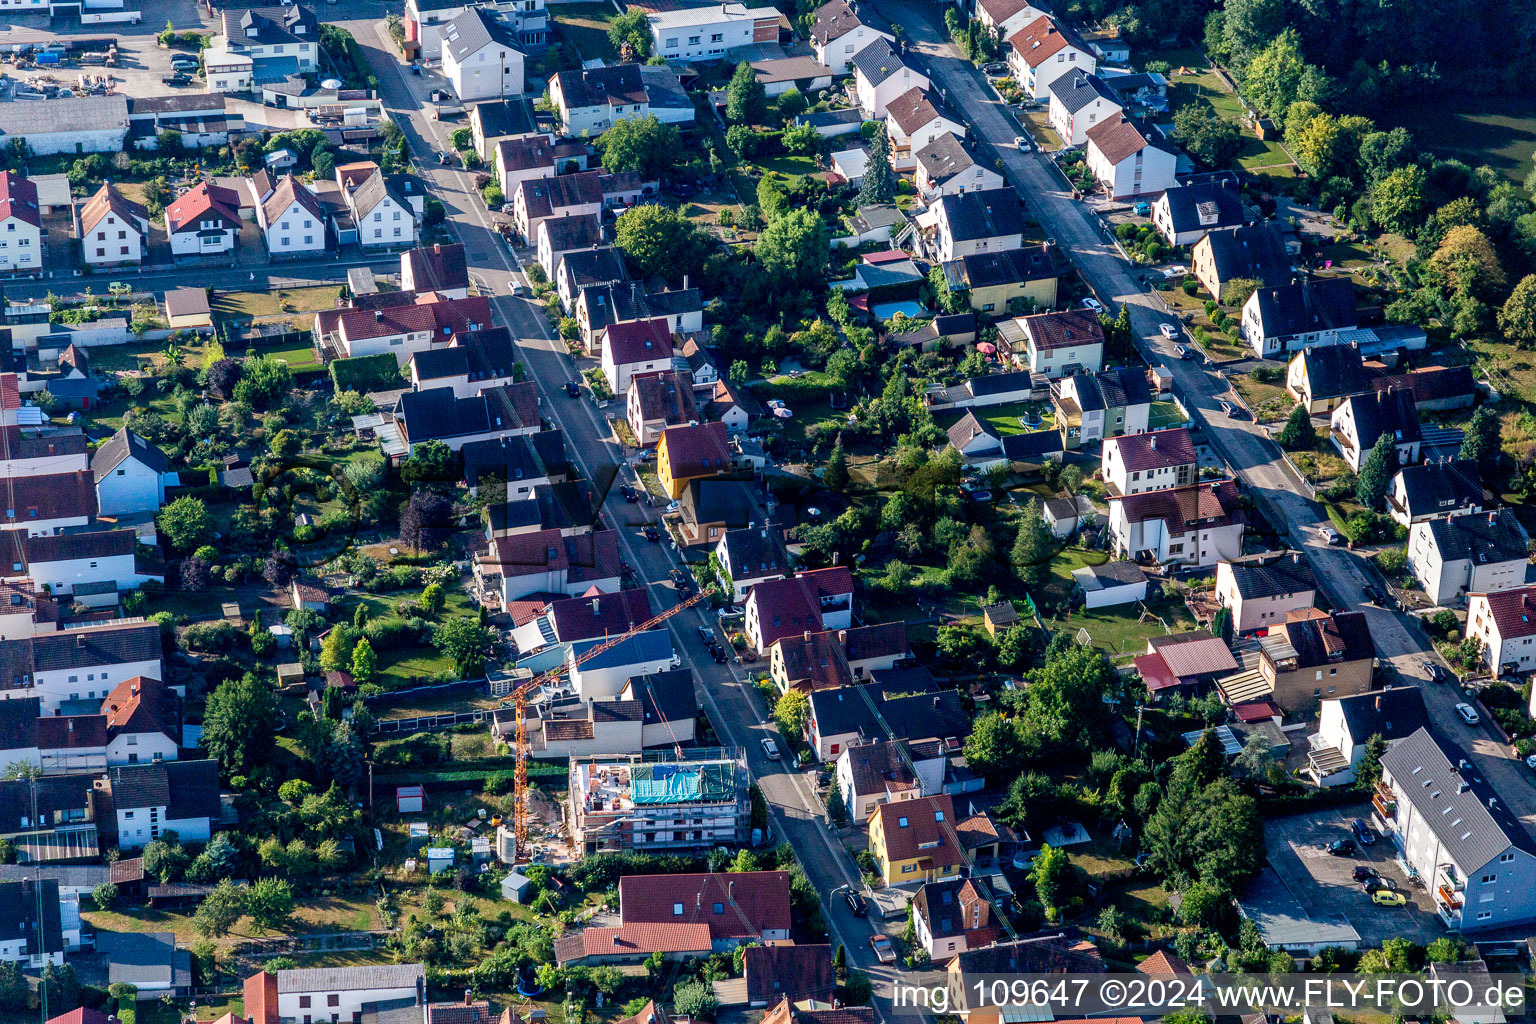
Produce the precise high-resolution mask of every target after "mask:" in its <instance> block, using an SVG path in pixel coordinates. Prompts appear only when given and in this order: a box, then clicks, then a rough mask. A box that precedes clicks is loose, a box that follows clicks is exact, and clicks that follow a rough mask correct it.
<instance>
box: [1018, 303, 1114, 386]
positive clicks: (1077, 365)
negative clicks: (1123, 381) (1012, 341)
mask: <svg viewBox="0 0 1536 1024" xmlns="http://www.w3.org/2000/svg"><path fill="white" fill-rule="evenodd" d="M1013 322H1014V324H1015V325H1016V326H1017V327H1018V329H1019V331H1020V332H1021V333H1022V334H1023V338H1024V353H1023V355H1024V365H1025V366H1027V367H1028V368H1029V371H1030V372H1031V373H1043V374H1045V375H1046V376H1047V377H1050V378H1051V379H1052V380H1056V379H1058V378H1060V377H1070V376H1072V375H1073V374H1075V373H1078V372H1081V371H1083V370H1086V371H1088V372H1089V373H1096V372H1098V370H1099V369H1100V368H1101V367H1102V366H1103V365H1104V326H1103V325H1102V324H1100V323H1099V318H1098V315H1097V314H1096V313H1094V312H1093V311H1092V310H1088V309H1064V310H1061V311H1059V312H1055V313H1036V314H1034V315H1033V316H1021V317H1016V318H1015V319H1014V321H1013ZM1014 354H1015V355H1016V356H1017V355H1018V349H1017V346H1015V349H1014Z"/></svg>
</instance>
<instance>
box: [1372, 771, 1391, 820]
mask: <svg viewBox="0 0 1536 1024" xmlns="http://www.w3.org/2000/svg"><path fill="white" fill-rule="evenodd" d="M1371 806H1372V807H1373V808H1375V810H1376V813H1377V814H1378V815H1380V816H1381V820H1382V821H1384V822H1386V823H1387V824H1388V825H1393V824H1396V822H1397V798H1396V797H1395V796H1394V795H1393V793H1392V789H1391V787H1389V786H1388V785H1387V784H1386V783H1384V782H1378V783H1376V788H1375V789H1373V790H1372V791H1371Z"/></svg>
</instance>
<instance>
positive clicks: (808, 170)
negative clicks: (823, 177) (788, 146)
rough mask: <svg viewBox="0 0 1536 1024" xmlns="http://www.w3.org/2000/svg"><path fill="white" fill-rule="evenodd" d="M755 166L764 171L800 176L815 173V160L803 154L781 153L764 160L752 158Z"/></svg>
mask: <svg viewBox="0 0 1536 1024" xmlns="http://www.w3.org/2000/svg"><path fill="white" fill-rule="evenodd" d="M752 162H753V163H754V164H755V165H756V166H758V167H761V168H762V169H763V170H765V171H777V172H778V173H779V174H783V175H786V176H796V177H798V176H800V175H804V174H815V173H816V161H815V160H814V159H812V158H811V157H809V156H807V155H805V154H803V153H798V154H791V153H781V154H780V155H778V156H775V157H769V158H768V159H766V160H753V161H752Z"/></svg>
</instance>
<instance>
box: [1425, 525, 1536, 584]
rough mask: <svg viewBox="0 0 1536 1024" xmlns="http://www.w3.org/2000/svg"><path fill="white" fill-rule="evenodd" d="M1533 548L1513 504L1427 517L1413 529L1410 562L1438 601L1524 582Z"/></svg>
mask: <svg viewBox="0 0 1536 1024" xmlns="http://www.w3.org/2000/svg"><path fill="white" fill-rule="evenodd" d="M1529 550H1530V540H1529V538H1527V537H1526V534H1525V531H1524V530H1523V529H1521V527H1520V522H1519V520H1517V519H1516V518H1515V514H1514V513H1513V512H1511V511H1510V510H1509V509H1507V508H1499V509H1494V510H1492V511H1490V512H1486V513H1484V512H1478V513H1476V514H1472V515H1460V516H1444V517H1436V518H1434V519H1424V520H1420V521H1419V522H1416V523H1414V524H1413V525H1412V526H1410V527H1409V528H1408V566H1409V568H1411V569H1412V570H1413V576H1414V578H1415V579H1417V580H1418V581H1419V582H1420V583H1422V584H1423V585H1424V594H1425V596H1426V597H1428V598H1429V599H1430V601H1431V602H1432V603H1433V604H1436V605H1451V604H1459V603H1461V602H1462V601H1465V600H1466V597H1467V595H1468V594H1488V593H1493V592H1494V591H1499V590H1513V589H1514V588H1516V587H1520V586H1523V585H1524V584H1525V567H1526V564H1527V562H1528V561H1529V556H1528V554H1527V552H1528V551H1529Z"/></svg>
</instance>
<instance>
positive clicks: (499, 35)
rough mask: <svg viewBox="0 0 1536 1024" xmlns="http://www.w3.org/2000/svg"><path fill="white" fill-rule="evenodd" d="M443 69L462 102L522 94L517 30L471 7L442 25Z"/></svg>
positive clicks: (478, 8)
mask: <svg viewBox="0 0 1536 1024" xmlns="http://www.w3.org/2000/svg"><path fill="white" fill-rule="evenodd" d="M442 67H443V77H445V78H447V79H448V84H449V85H451V86H452V87H453V92H454V95H455V96H457V97H458V98H459V99H460V101H462V102H465V103H468V102H470V101H471V100H485V99H495V98H499V97H502V96H519V95H521V94H522V91H523V51H522V50H521V49H519V48H518V38H517V31H516V29H515V28H514V27H513V26H512V25H510V24H508V23H507V22H504V21H502V20H501V19H500V18H499V17H497V16H496V15H494V14H492V13H489V12H487V11H486V10H485V9H484V8H480V7H471V8H469V9H467V10H466V11H464V13H463V14H460V15H459V16H458V17H457V18H454V19H453V20H452V21H450V22H449V23H448V24H447V25H446V26H444V28H443V64H442Z"/></svg>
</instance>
